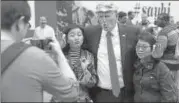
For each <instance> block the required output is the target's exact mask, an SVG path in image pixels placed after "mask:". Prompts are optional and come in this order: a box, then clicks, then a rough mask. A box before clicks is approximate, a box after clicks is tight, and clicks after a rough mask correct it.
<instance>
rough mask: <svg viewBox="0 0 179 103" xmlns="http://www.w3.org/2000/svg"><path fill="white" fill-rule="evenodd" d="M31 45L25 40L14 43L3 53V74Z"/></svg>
mask: <svg viewBox="0 0 179 103" xmlns="http://www.w3.org/2000/svg"><path fill="white" fill-rule="evenodd" d="M30 46H31V45H29V44H25V43H23V42H19V43H13V44H12V45H11V46H9V47H8V48H7V49H6V50H5V51H4V52H2V54H1V76H2V74H3V73H4V72H5V71H6V70H7V68H8V66H10V65H11V64H12V63H13V61H14V60H15V59H16V58H17V57H18V56H19V55H20V54H21V53H22V52H23V51H24V50H26V49H27V48H28V47H30Z"/></svg>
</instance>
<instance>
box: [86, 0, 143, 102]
mask: <svg viewBox="0 0 179 103" xmlns="http://www.w3.org/2000/svg"><path fill="white" fill-rule="evenodd" d="M96 10H97V11H96V13H97V17H98V20H99V23H100V25H96V26H87V27H86V28H85V29H84V37H85V38H86V43H87V45H86V46H87V49H88V50H89V51H90V52H92V53H93V54H94V56H95V65H96V67H97V68H96V69H97V75H98V78H99V81H98V82H97V86H96V88H93V89H91V90H90V93H91V97H92V99H93V101H94V102H127V101H128V102H132V101H133V94H134V89H133V68H134V67H133V64H134V62H135V60H136V56H135V45H136V43H137V36H138V34H139V33H140V29H139V28H137V27H135V26H133V25H122V24H120V23H118V17H117V16H118V15H117V7H116V6H115V5H114V4H112V3H108V2H106V1H105V2H102V3H100V4H98V5H97V7H96Z"/></svg>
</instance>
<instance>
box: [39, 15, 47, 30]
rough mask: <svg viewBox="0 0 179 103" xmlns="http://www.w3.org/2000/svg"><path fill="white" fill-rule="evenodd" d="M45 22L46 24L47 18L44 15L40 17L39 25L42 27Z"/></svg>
mask: <svg viewBox="0 0 179 103" xmlns="http://www.w3.org/2000/svg"><path fill="white" fill-rule="evenodd" d="M46 24H47V19H46V18H45V17H40V26H41V27H42V28H44V27H45V25H46Z"/></svg>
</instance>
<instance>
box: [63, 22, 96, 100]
mask: <svg viewBox="0 0 179 103" xmlns="http://www.w3.org/2000/svg"><path fill="white" fill-rule="evenodd" d="M64 33H65V34H66V43H67V44H66V46H65V47H64V48H63V51H64V54H65V55H66V58H67V60H68V62H69V65H70V66H71V68H72V69H73V71H74V73H75V75H76V77H77V79H78V81H79V83H80V88H79V99H78V101H77V102H91V101H92V100H91V98H90V96H89V93H88V91H89V88H91V87H93V86H95V84H96V82H97V73H96V70H95V65H94V57H93V55H92V54H91V53H90V52H89V51H87V50H84V49H83V47H84V44H83V41H84V36H83V28H81V27H80V26H78V25H75V24H72V25H69V26H68V27H67V28H66V29H65V31H64Z"/></svg>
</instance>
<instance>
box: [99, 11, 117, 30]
mask: <svg viewBox="0 0 179 103" xmlns="http://www.w3.org/2000/svg"><path fill="white" fill-rule="evenodd" d="M97 15H98V19H99V23H100V24H101V26H102V28H103V29H104V30H105V31H111V30H112V29H113V28H114V27H115V25H116V23H117V12H115V11H107V12H98V13H97Z"/></svg>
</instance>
